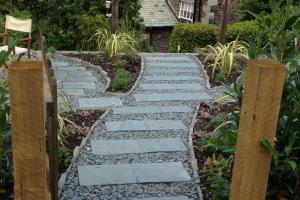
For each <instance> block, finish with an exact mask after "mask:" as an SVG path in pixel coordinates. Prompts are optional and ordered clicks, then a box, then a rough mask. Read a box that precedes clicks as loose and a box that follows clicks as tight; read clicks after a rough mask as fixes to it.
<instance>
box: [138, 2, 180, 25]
mask: <svg viewBox="0 0 300 200" xmlns="http://www.w3.org/2000/svg"><path fill="white" fill-rule="evenodd" d="M141 4H142V8H141V9H140V14H141V17H143V18H144V24H145V26H146V27H166V26H175V25H176V24H177V23H178V20H177V19H176V17H175V15H174V14H173V12H172V11H171V9H170V7H169V6H168V5H167V3H166V0H141Z"/></svg>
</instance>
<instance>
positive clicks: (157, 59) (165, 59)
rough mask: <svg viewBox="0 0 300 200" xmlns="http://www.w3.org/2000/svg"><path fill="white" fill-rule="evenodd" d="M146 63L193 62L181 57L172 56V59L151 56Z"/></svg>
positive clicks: (146, 59)
mask: <svg viewBox="0 0 300 200" xmlns="http://www.w3.org/2000/svg"><path fill="white" fill-rule="evenodd" d="M145 61H169V62H174V61H181V62H193V60H191V59H190V58H188V57H181V56H170V57H163V56H149V57H146V58H145Z"/></svg>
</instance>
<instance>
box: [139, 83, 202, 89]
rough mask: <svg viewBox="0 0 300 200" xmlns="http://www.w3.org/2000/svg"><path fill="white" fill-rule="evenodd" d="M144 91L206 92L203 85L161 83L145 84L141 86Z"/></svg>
mask: <svg viewBox="0 0 300 200" xmlns="http://www.w3.org/2000/svg"><path fill="white" fill-rule="evenodd" d="M140 85H141V88H142V89H144V90H204V88H203V87H202V86H201V84H185V83H172V84H161V83H151V84H147V83H143V84H140Z"/></svg>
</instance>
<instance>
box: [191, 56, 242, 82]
mask: <svg viewBox="0 0 300 200" xmlns="http://www.w3.org/2000/svg"><path fill="white" fill-rule="evenodd" d="M197 57H198V59H199V60H201V62H202V64H203V65H204V69H205V71H206V73H207V76H208V77H209V83H210V86H211V87H212V88H213V87H217V86H221V85H222V84H223V83H221V82H220V81H218V80H217V78H216V77H217V75H218V74H219V73H220V72H221V71H220V69H216V70H215V73H214V76H213V68H212V67H211V66H210V65H211V64H212V61H206V62H205V57H204V56H201V55H199V56H197ZM246 62H247V61H246V60H245V59H241V58H240V59H238V62H237V65H236V67H235V69H234V70H233V71H232V72H231V73H230V74H229V76H228V77H226V78H225V84H226V85H231V84H233V83H235V82H236V80H237V79H238V78H239V76H240V75H241V73H242V71H243V70H244V69H245V66H246Z"/></svg>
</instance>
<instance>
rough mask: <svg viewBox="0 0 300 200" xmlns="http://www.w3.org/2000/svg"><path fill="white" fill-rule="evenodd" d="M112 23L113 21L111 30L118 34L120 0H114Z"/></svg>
mask: <svg viewBox="0 0 300 200" xmlns="http://www.w3.org/2000/svg"><path fill="white" fill-rule="evenodd" d="M111 11H112V19H111V21H112V23H111V31H112V33H113V34H116V32H117V29H118V23H119V0H112V7H111Z"/></svg>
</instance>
